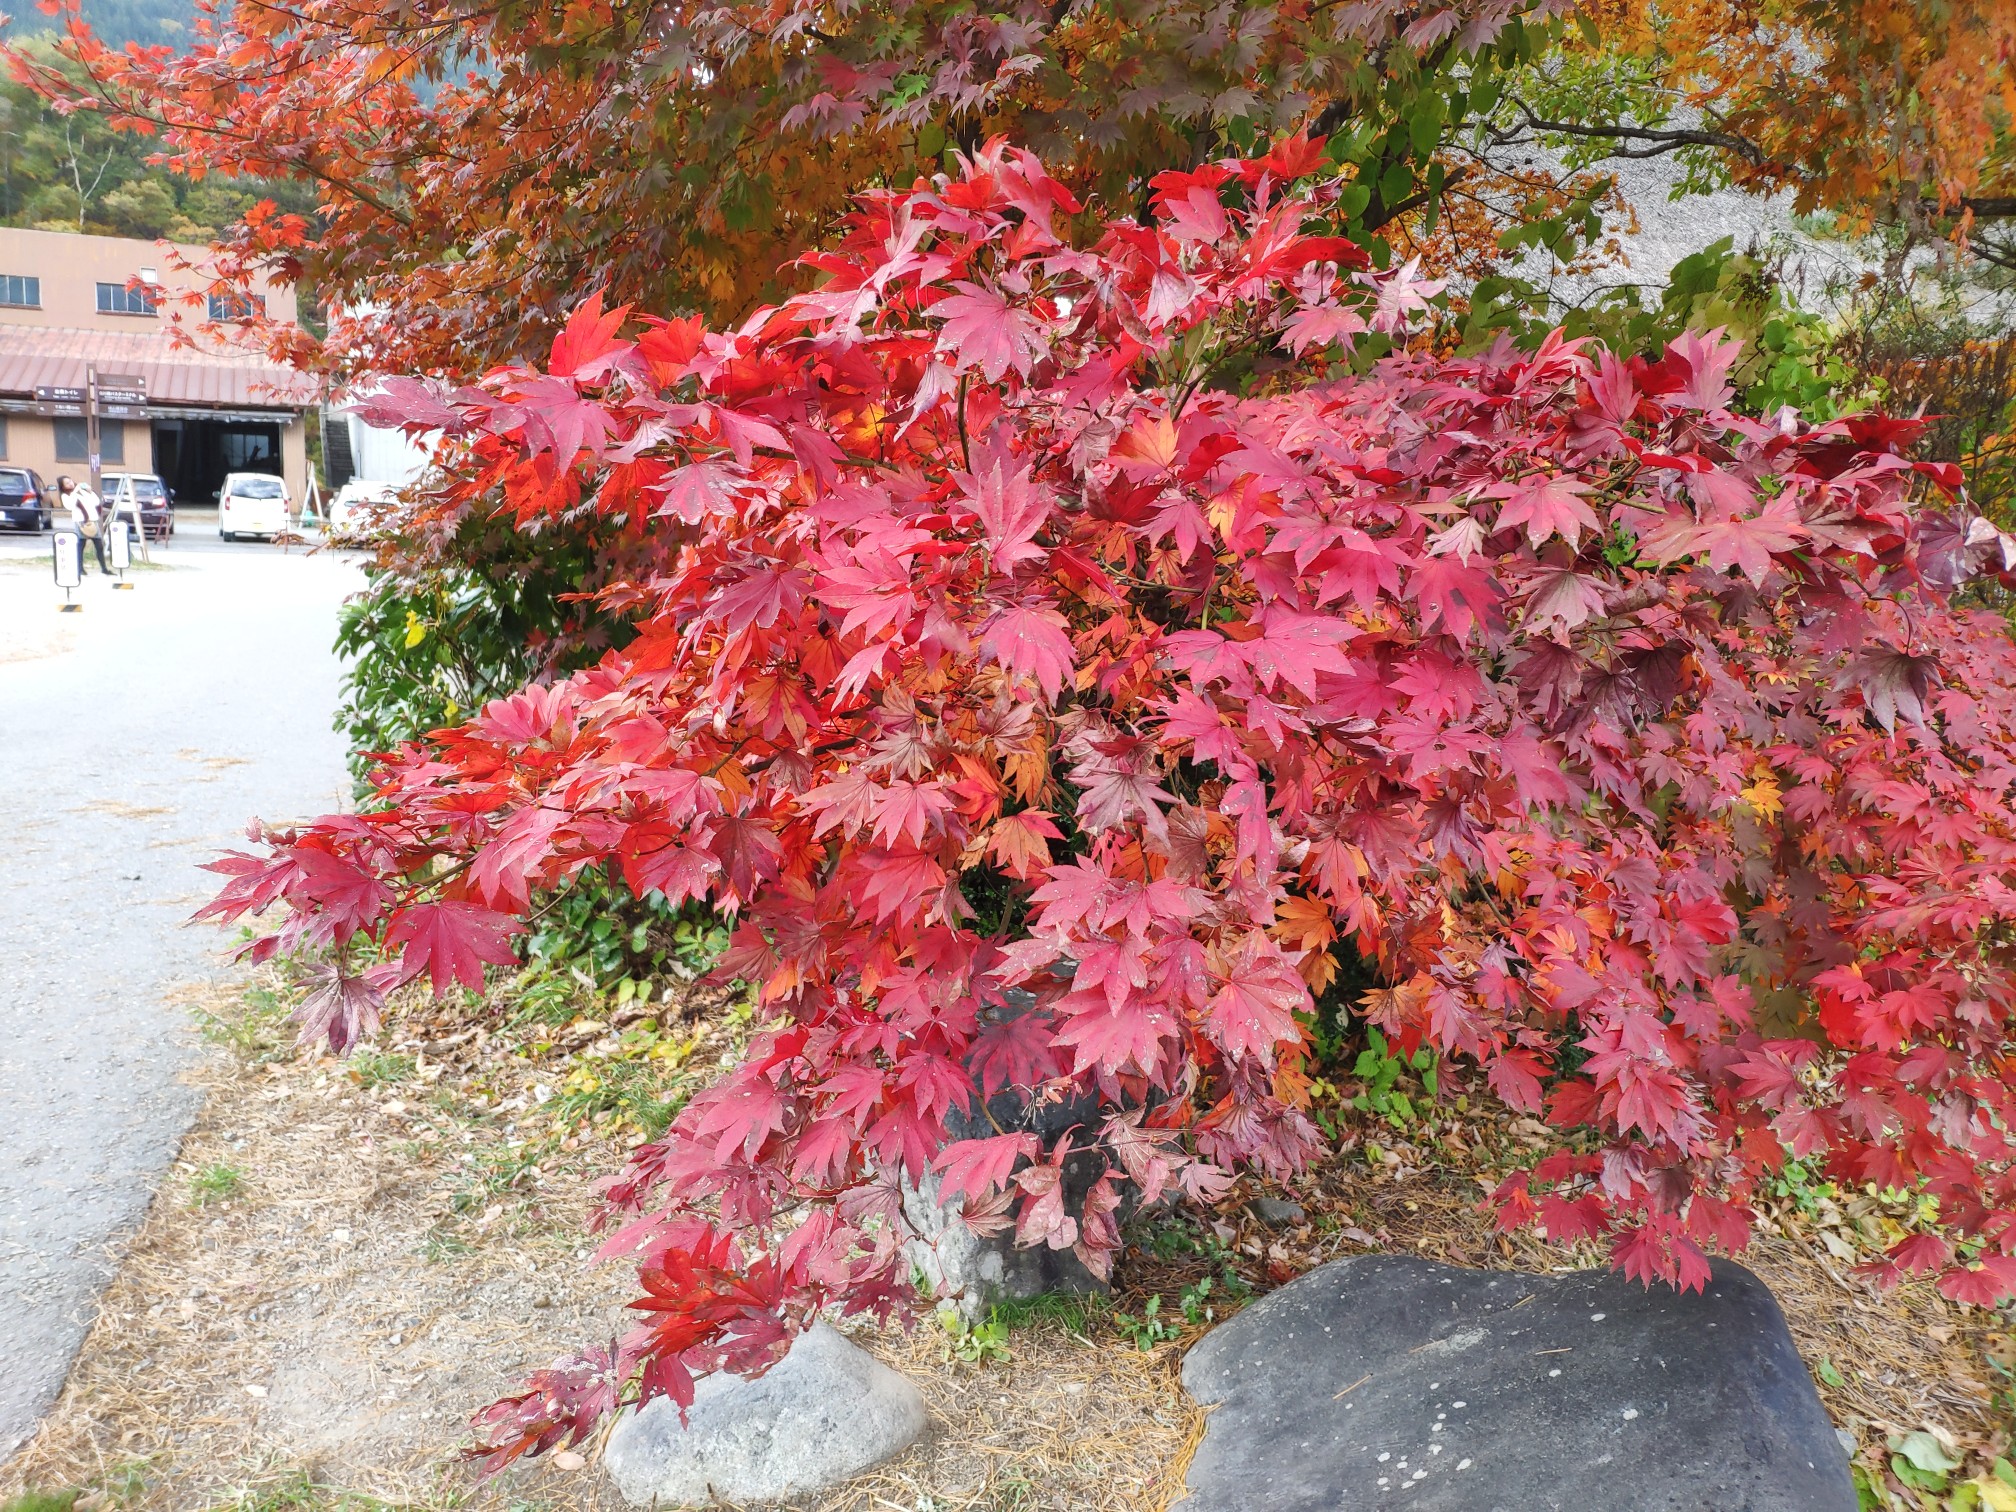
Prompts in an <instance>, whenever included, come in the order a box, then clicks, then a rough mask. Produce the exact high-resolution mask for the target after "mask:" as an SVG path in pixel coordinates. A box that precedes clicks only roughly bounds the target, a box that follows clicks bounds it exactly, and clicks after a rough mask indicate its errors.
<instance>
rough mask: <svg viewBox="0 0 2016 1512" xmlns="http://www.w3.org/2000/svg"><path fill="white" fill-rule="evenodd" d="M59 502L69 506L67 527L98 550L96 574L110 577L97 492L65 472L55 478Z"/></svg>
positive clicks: (80, 569)
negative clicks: (106, 562)
mask: <svg viewBox="0 0 2016 1512" xmlns="http://www.w3.org/2000/svg"><path fill="white" fill-rule="evenodd" d="M56 497H57V500H58V502H60V503H63V504H66V505H68V506H69V508H70V528H71V529H72V530H75V531H76V532H77V535H78V537H79V539H81V540H86V541H89V542H90V543H91V549H92V550H94V551H96V552H97V553H98V575H99V576H100V577H110V576H111V575H112V569H111V568H110V567H108V566H107V565H106V564H105V505H104V502H103V501H102V500H100V499H99V497H98V495H96V494H95V493H93V492H92V491H91V490H90V489H88V488H85V487H83V486H81V485H80V484H79V483H78V482H77V480H76V479H75V478H72V477H70V476H69V475H68V474H65V475H64V476H63V477H60V478H58V479H57V480H56ZM77 572H78V575H79V576H80V577H81V576H82V575H83V572H84V565H83V558H82V555H81V553H80V555H79V558H78V565H77Z"/></svg>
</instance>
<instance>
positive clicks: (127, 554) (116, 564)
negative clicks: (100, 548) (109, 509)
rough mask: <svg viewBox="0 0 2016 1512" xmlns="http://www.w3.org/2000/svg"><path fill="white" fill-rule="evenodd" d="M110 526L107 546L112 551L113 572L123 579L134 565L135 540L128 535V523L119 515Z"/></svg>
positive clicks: (113, 518)
mask: <svg viewBox="0 0 2016 1512" xmlns="http://www.w3.org/2000/svg"><path fill="white" fill-rule="evenodd" d="M109 525H110V529H109V530H108V531H107V539H106V542H105V544H106V545H107V546H109V547H110V548H111V549H112V570H113V571H114V572H116V573H118V574H120V575H121V576H122V577H123V576H124V575H125V573H126V569H127V568H128V567H130V566H132V565H133V538H132V537H131V536H130V535H128V534H127V533H126V522H125V521H124V520H123V519H121V518H120V517H119V516H118V515H116V514H115V515H114V516H113V517H112V519H111V520H110V522H109Z"/></svg>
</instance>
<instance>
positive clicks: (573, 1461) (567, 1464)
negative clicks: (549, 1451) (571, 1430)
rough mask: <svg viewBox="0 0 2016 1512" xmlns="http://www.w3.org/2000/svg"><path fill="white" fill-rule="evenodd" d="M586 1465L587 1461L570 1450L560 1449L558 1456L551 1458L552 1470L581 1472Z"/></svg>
mask: <svg viewBox="0 0 2016 1512" xmlns="http://www.w3.org/2000/svg"><path fill="white" fill-rule="evenodd" d="M587 1464H588V1461H587V1460H585V1459H583V1458H582V1457H581V1456H580V1455H578V1454H576V1453H575V1452H574V1451H573V1450H572V1449H562V1450H561V1451H560V1452H559V1453H558V1454H556V1455H554V1456H553V1468H554V1469H555V1470H581V1469H585V1468H586V1467H587Z"/></svg>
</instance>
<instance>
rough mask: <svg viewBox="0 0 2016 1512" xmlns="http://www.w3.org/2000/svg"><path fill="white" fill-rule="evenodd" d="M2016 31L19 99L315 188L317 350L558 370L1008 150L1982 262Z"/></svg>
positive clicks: (1483, 31)
mask: <svg viewBox="0 0 2016 1512" xmlns="http://www.w3.org/2000/svg"><path fill="white" fill-rule="evenodd" d="M2012 9H2016V0H1986V3H1983V4H1979V5H1970V6H1946V5H1940V4H1932V3H1929V0H1928V3H1907V0H1854V3H1851V4H1846V5H1838V6H1822V5H1817V4H1815V5H1808V4H1789V5H1779V4H1772V5H1760V4H1756V3H1751V0H1744V3H1731V0H1684V3H1681V4H1679V5H1675V6H1661V7H1659V8H1658V10H1657V12H1656V14H1655V13H1654V11H1653V9H1652V8H1651V7H1649V6H1645V5H1640V4H1635V3H1632V0H1617V3H1613V4H1605V5H1598V6H1594V7H1589V8H1584V9H1581V10H1578V11H1576V12H1575V14H1574V19H1573V20H1572V21H1571V20H1570V19H1569V12H1568V10H1567V8H1566V7H1564V6H1562V5H1559V4H1557V3H1556V0H1450V3H1448V4H1437V5H1430V6H1426V7H1422V8H1419V9H1412V10H1409V9H1402V8H1400V7H1397V6H1394V5H1391V4H1387V3H1384V0H1367V3H1357V4H1349V5H1321V6H1301V5H1289V4H1270V5H1263V6H1256V7H1250V8H1244V9H1230V8H1226V7H1223V6H1219V5H1216V4H1206V3H1203V0H1076V3H1069V4H1062V5H1058V4H1052V3H1048V0H1041V3H1039V0H1012V3H1009V4H1007V5H1006V6H1005V7H996V8H992V9H988V10H985V11H980V10H975V9H974V8H972V7H970V6H965V5H957V4H951V3H947V0H881V3H876V4H868V5H848V6H832V5H824V4H816V3H812V0H793V3H788V4H773V3H770V0H763V3H760V4H759V3H754V0H747V3H731V4H722V3H718V0H707V3H675V4H671V5H665V4H657V3H653V4H644V3H636V0H631V3H624V0H592V3H590V0H565V3H559V0H513V3H510V4H506V5H502V6H487V5H486V6H471V5H468V4H466V3H462V0H424V3H421V4H418V5H415V4H411V3H405V0H402V3H399V4H396V5H395V4H391V3H389V0H369V3H364V4H358V3H356V0H307V3H304V4H301V5H298V6H292V7H288V8H285V9H274V8H271V7H266V6H263V5H255V4H251V3H244V4H238V5H234V6H231V7H227V8H226V9H225V10H223V11H221V12H220V13H219V15H218V17H217V18H216V20H215V22H214V23H209V22H204V23H199V26H198V28H197V35H196V38H195V40H194V42H193V44H192V45H191V46H188V47H186V48H184V49H181V50H179V51H170V50H168V49H151V50H149V49H141V50H137V51H136V50H117V49H114V48H111V47H108V46H105V45H104V44H103V43H102V42H101V40H100V39H98V38H97V37H95V36H93V35H92V34H91V33H90V31H89V30H88V29H87V28H84V27H81V26H75V25H73V26H72V28H71V34H70V38H69V41H68V43H67V44H66V45H67V47H68V48H69V50H70V52H71V54H72V56H73V57H74V58H76V59H77V60H78V61H79V62H80V63H81V65H82V67H83V69H84V70H85V71H86V72H87V73H88V76H89V78H88V82H84V81H80V80H79V79H78V78H77V77H75V76H74V75H69V74H65V73H63V72H61V71H57V70H50V69H46V68H39V67H35V66H32V65H31V66H28V67H26V68H25V69H24V76H26V77H30V78H33V79H34V80H35V81H36V82H37V85H38V87H40V88H43V89H45V90H47V91H48V92H49V93H50V94H51V95H52V96H54V97H57V98H61V99H65V100H69V101H72V102H76V103H80V104H85V105H88V106H90V107H91V108H93V109H95V110H97V111H100V112H102V114H103V115H104V118H105V119H106V120H108V121H110V122H111V123H112V124H114V125H115V126H117V127H119V128H121V129H124V130H132V131H136V132H140V133H143V134H146V135H148V136H151V137H152V138H153V139H154V140H155V141H156V142H157V143H158V145H159V147H160V148H161V150H162V151H163V152H164V153H165V154H166V157H167V160H168V161H169V162H171V163H172V164H174V165H175V166H177V167H178V168H179V169H180V170H181V171H182V172H184V173H186V174H189V175H192V176H201V177H207V176H214V175H217V174H224V175H240V176H242V175H251V176H253V177H257V178H262V179H263V178H277V177H283V176H298V177H301V178H303V179H305V180H307V181H309V182H311V183H313V184H314V185H315V186H316V192H317V193H318V194H319V195H320V197H321V200H322V203H323V204H324V206H325V207H326V208H325V217H324V220H323V223H322V224H320V225H319V226H315V227H309V226H307V225H304V224H297V223H295V222H292V221H282V222H278V223H267V224H265V225H262V226H261V227H259V228H257V230H256V231H254V232H252V233H249V234H247V235H245V236H244V237H242V238H241V239H240V241H239V243H238V247H237V252H238V255H239V256H240V257H241V258H257V259H263V260H268V261H272V260H277V262H278V264H279V266H280V267H281V268H282V269H283V270H288V269H293V268H296V267H298V268H300V269H301V270H303V271H304V273H305V275H306V276H309V277H311V278H312V279H313V281H314V282H315V283H316V284H317V285H318V287H320V288H322V289H324V290H326V291H327V292H328V293H329V294H330V296H331V297H333V298H335V299H337V300H338V301H339V302H341V303H343V304H346V305H349V306H351V307H353V308H366V307H368V308H370V309H373V310H377V311H380V312H383V315H384V318H382V319H379V320H377V321H375V322H373V323H372V324H371V325H370V327H369V329H368V330H366V329H363V328H359V327H352V326H344V325H341V324H339V325H338V327H337V328H336V330H335V333H334V339H335V346H334V348H333V349H332V350H331V351H330V352H329V353H327V354H325V355H324V360H325V361H326V362H327V363H328V364H329V365H331V366H333V367H336V368H339V369H356V368H361V367H379V368H384V369H387V370H402V369H411V370H421V371H439V372H456V373H463V374H472V373H475V372H480V371H481V370H482V369H483V368H484V367H485V366H487V365H488V364H490V363H492V362H496V361H506V360H516V359H521V358H523V357H525V356H527V355H530V354H531V353H533V352H536V351H538V350H540V349H542V348H543V346H544V344H545V342H546V341H547V340H549V339H550V337H551V335H552V333H553V332H554V331H555V330H556V329H557V328H558V326H559V323H560V322H561V321H562V320H563V319H564V317H565V314H566V311H567V310H569V309H570V308H571V307H572V305H573V302H574V301H575V299H576V298H577V297H578V295H579V292H580V291H581V290H582V289H584V288H603V289H605V290H606V291H607V293H608V295H609V297H610V299H611V300H612V301H618V302H624V301H634V302H638V303H641V304H642V305H644V306H646V307H649V308H653V309H660V310H675V309H684V310H698V311H705V312H709V313H713V314H717V315H720V316H722V317H724V318H727V317H732V316H734V315H738V314H740V313H741V312H742V311H744V310H746V309H747V308H748V307H749V304H750V302H751V301H752V300H753V299H755V298H757V297H759V296H762V295H765V294H775V293H777V292H779V288H778V286H777V285H776V283H775V279H776V277H777V273H778V269H779V268H780V266H788V261H787V260H788V259H789V258H791V257H792V256H794V255H795V254H797V253H798V252H800V251H802V250H804V249H805V248H806V247H808V246H810V245H811V244H812V243H813V242H814V241H815V240H816V239H817V238H818V236H819V235H820V234H821V232H822V231H823V229H824V228H825V227H826V226H827V225H828V224H830V223H831V221H832V220H833V218H834V217H835V216H836V215H837V214H838V213H839V212H840V211H841V209H842V208H843V207H844V205H845V203H846V200H847V197H848V196H849V195H850V194H852V193H853V192H855V191H856V190H858V189H860V188H863V187H867V186H871V185H876V184H881V185H888V186H893V187H902V186H905V185H907V184H908V183H909V182H910V181H911V180H912V178H913V177H914V176H915V175H917V174H918V173H920V172H924V173H928V172H930V171H932V170H934V169H935V168H936V167H938V166H939V165H940V164H941V163H942V161H943V160H944V156H945V153H946V152H947V151H948V150H951V149H953V148H964V149H967V150H970V149H972V148H973V147H974V146H975V145H976V144H978V143H979V142H980V141H982V140H983V139H985V138H986V137H988V136H990V135H992V134H995V133H1005V134H1007V135H1009V136H1010V137H1011V138H1012V139H1014V140H1017V141H1020V142H1024V143H1026V144H1028V145H1029V146H1031V147H1032V148H1034V149H1035V150H1038V151H1040V152H1042V153H1043V154H1044V155H1045V157H1046V159H1047V160H1048V161H1050V162H1052V163H1053V164H1055V165H1056V169H1057V171H1058V172H1059V173H1060V175H1061V177H1062V179H1063V181H1064V182H1066V183H1068V184H1069V185H1071V187H1072V189H1073V191H1074V192H1075V193H1078V194H1081V195H1088V194H1096V195H1097V196H1098V198H1099V201H1100V202H1101V203H1103V204H1106V205H1109V206H1121V205H1128V204H1137V205H1138V204H1139V202H1140V200H1141V197H1142V196H1143V195H1144V194H1145V192H1146V186H1147V184H1148V182H1149V181H1150V179H1151V178H1152V177H1153V176H1154V175H1155V174H1156V173H1158V172H1161V171H1163V170H1165V169H1169V168H1190V167H1194V166H1196V165H1197V164H1199V163H1202V162H1204V161H1207V160H1209V159H1210V158H1212V157H1214V156H1215V155H1217V154H1220V153H1222V152H1224V151H1228V150H1234V151H1236V150H1242V149H1243V148H1245V147H1247V146H1250V145H1251V144H1254V143H1256V142H1261V141H1264V140H1269V139H1272V137H1274V136H1275V135H1277V134H1279V133H1282V132H1287V131H1292V130H1296V129H1304V130H1308V131H1311V132H1315V133H1318V134H1324V135H1326V136H1327V139H1328V142H1329V144H1330V147H1329V150H1330V153H1331V159H1332V162H1333V164H1334V165H1336V166H1337V167H1339V168H1340V169H1341V170H1343V171H1345V172H1346V173H1347V174H1348V175H1349V177H1350V178H1351V180H1352V182H1351V186H1350V189H1349V192H1348V193H1347V195H1346V196H1345V197H1344V198H1343V199H1342V200H1340V201H1339V203H1338V205H1337V207H1336V213H1337V216H1338V219H1339V225H1338V226H1337V227H1336V229H1337V230H1338V231H1339V232H1340V233H1342V234H1347V235H1351V236H1354V237H1356V238H1357V239H1359V240H1360V241H1361V242H1363V243H1364V244H1366V245H1367V246H1368V248H1370V249H1371V250H1373V251H1374V252H1375V253H1376V252H1377V250H1378V246H1377V244H1378V243H1380V242H1391V243H1393V244H1394V246H1395V247H1396V249H1397V250H1398V251H1399V252H1400V253H1402V254H1403V255H1412V254H1415V253H1419V254H1420V255H1422V256H1423V257H1424V258H1425V259H1426V260H1427V263H1428V265H1429V266H1430V267H1431V268H1441V267H1449V268H1459V269H1461V270H1462V271H1464V272H1466V273H1469V274H1475V273H1477V272H1478V271H1480V269H1481V268H1482V266H1483V265H1484V264H1486V263H1488V262H1489V261H1490V260H1492V259H1494V258H1498V257H1500V256H1502V255H1503V254H1504V253H1505V252H1506V250H1507V248H1506V246H1505V245H1504V242H1505V238H1507V237H1508V236H1512V235H1514V234H1516V233H1521V232H1522V231H1527V232H1530V235H1528V236H1527V237H1526V239H1525V240H1523V241H1518V242H1515V243H1514V245H1513V248H1512V250H1514V251H1516V250H1518V248H1519V247H1522V246H1528V245H1535V244H1539V245H1544V246H1546V247H1548V248H1549V249H1550V250H1552V251H1554V252H1556V253H1557V254H1559V255H1562V256H1564V257H1572V256H1573V255H1575V253H1576V251H1577V250H1578V249H1579V248H1580V247H1581V246H1582V244H1583V243H1584V242H1585V241H1586V240H1587V239H1589V238H1590V237H1591V235H1592V234H1593V233H1595V232H1596V231H1598V230H1599V229H1600V217H1599V215H1598V208H1599V206H1600V204H1601V202H1602V200H1603V197H1604V192H1605V183H1604V180H1603V177H1602V175H1601V173H1600V166H1601V165H1600V162H1595V161H1591V162H1586V163H1571V164H1569V165H1568V166H1562V165H1561V164H1558V163H1556V164H1553V165H1551V166H1550V165H1549V164H1547V163H1545V162H1541V161H1539V160H1537V159H1536V158H1535V157H1534V154H1533V150H1532V149H1533V148H1534V147H1535V146H1536V144H1539V145H1545V144H1546V143H1550V142H1551V143H1561V142H1566V143H1567V144H1568V145H1569V146H1570V147H1571V148H1573V147H1579V149H1580V150H1581V152H1582V153H1583V154H1584V155H1585V156H1591V155H1597V156H1600V154H1602V153H1625V154H1633V155H1644V154H1647V153H1659V154H1663V153H1669V152H1679V153H1684V154H1687V155H1688V156H1689V157H1690V158H1691V159H1692V160H1693V162H1694V164H1695V169H1694V171H1695V172H1697V173H1698V174H1699V175H1701V176H1703V177H1704V178H1715V177H1718V176H1720V177H1726V178H1727V179H1729V180H1731V181H1734V182H1736V183H1739V184H1743V185H1746V186H1752V187H1758V188H1772V187H1781V186H1790V187H1792V188H1794V189H1795V190H1796V191H1797V193H1798V196H1799V199H1800V203H1801V205H1802V206H1803V207H1805V208H1808V209H1811V210H1816V211H1822V212H1835V213H1840V214H1843V215H1847V216H1850V217H1853V218H1857V219H1859V220H1862V221H1871V220H1877V219H1884V218H1889V219H1893V220H1894V219H1896V218H1899V217H1902V218H1904V219H1907V220H1909V221H1910V222H1911V223H1912V224H1913V225H1914V226H1919V227H1921V228H1923V227H1930V228H1932V229H1933V230H1935V231H1939V232H1957V233H1961V234H1972V235H1974V236H1975V238H1976V243H1977V245H1980V246H1982V247H1983V248H1984V249H1986V248H1990V247H1995V246H2000V243H1999V242H1996V241H1994V239H1993V237H1992V236H1990V235H1989V234H1987V232H1986V230H1985V228H1986V227H1987V226H1988V225H1989V223H1990V222H1992V221H1996V220H1997V219H1998V218H1999V217H2002V216H2004V215H2006V214H2007V213H2008V212H2009V211H2010V210H2011V209H2012V208H2016V199H2012V197H2011V195H2012V186H2011V185H2010V183H2009V182H2008V175H2009V171H2010V170H2009V133H2008V124H2009V115H2010V113H2009V101H2010V79H2009V63H2008V55H2009V46H2008V44H2009V38H2010V35H2011V32H2010V26H2011V19H2010V18H2011V13H2012ZM1578 168H1579V169H1584V170H1588V171H1580V172H1578V171H1576V170H1577V169H1578ZM1998 255H1999V254H1998ZM787 276H789V275H787ZM297 355H301V354H297Z"/></svg>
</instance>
